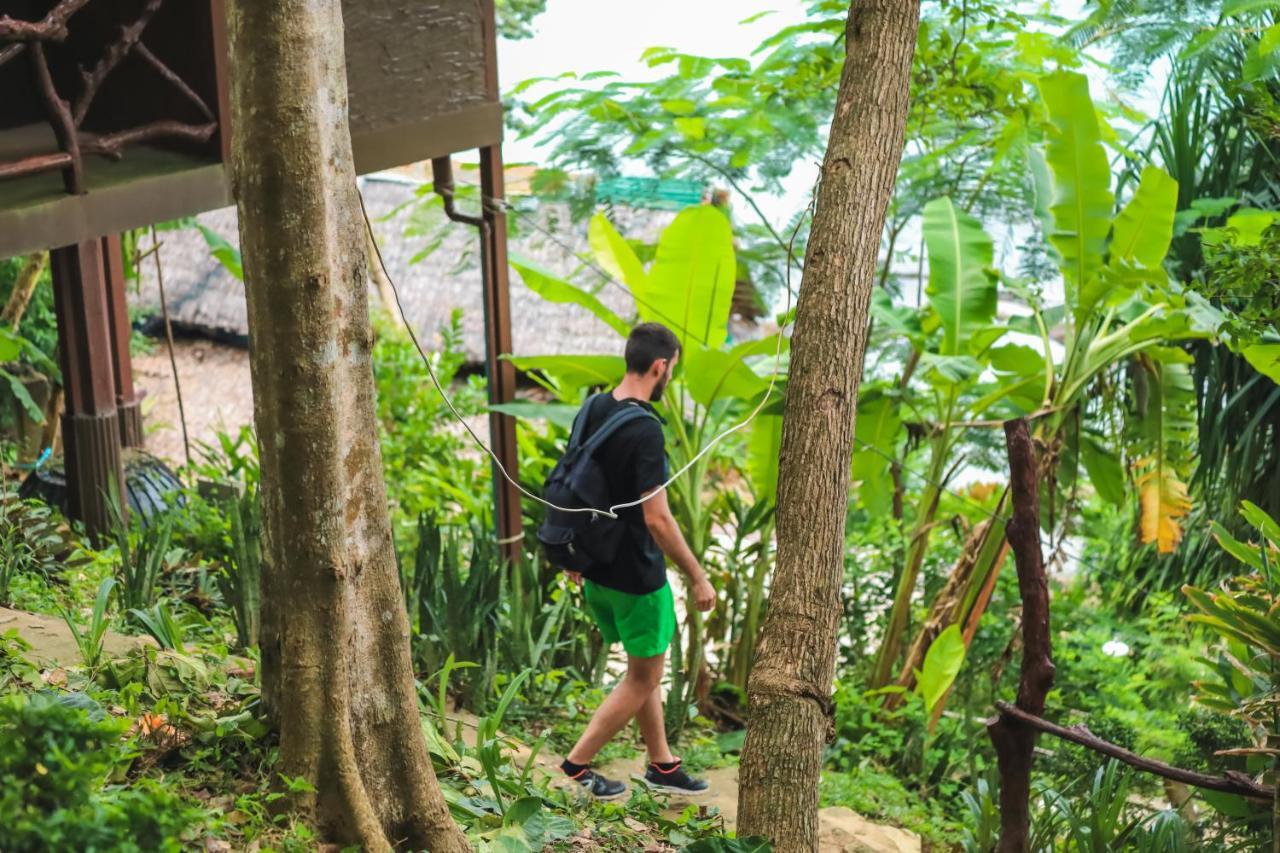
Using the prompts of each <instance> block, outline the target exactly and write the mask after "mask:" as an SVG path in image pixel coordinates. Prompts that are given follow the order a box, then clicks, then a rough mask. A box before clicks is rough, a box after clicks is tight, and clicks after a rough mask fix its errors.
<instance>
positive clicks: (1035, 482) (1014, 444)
mask: <svg viewBox="0 0 1280 853" xmlns="http://www.w3.org/2000/svg"><path fill="white" fill-rule="evenodd" d="M1004 434H1005V444H1006V446H1007V448H1008V452H1009V490H1010V495H1011V498H1012V503H1013V510H1012V514H1011V516H1010V518H1009V524H1008V526H1007V527H1006V528H1005V536H1006V537H1007V538H1008V540H1009V547H1010V548H1011V549H1012V550H1013V558H1014V562H1015V564H1016V566H1017V568H1018V591H1019V592H1020V593H1021V595H1022V673H1021V676H1020V677H1019V680H1018V702H1017V707H1018V708H1019V709H1020V710H1022V711H1025V712H1026V713H1027V714H1030V715H1033V716H1036V717H1038V716H1040V715H1041V714H1042V713H1044V703H1045V697H1046V696H1047V695H1048V693H1049V688H1051V687H1052V686H1053V671H1054V667H1053V654H1052V641H1051V637H1050V634H1049V583H1048V579H1047V578H1046V577H1045V572H1044V556H1043V554H1041V552H1040V491H1039V478H1038V476H1037V475H1038V473H1039V467H1038V466H1037V464H1036V451H1035V445H1034V444H1033V443H1032V440H1031V433H1030V430H1029V429H1028V427H1027V422H1026V420H1025V419H1022V418H1018V419H1017V420H1012V421H1008V422H1006V423H1005V425H1004ZM1037 734H1038V733H1037V732H1036V730H1035V729H1033V728H1031V727H1030V726H1028V725H1025V724H1024V723H1023V722H1021V721H1019V720H1018V719H1017V718H1015V717H1012V716H1010V715H1008V714H1001V715H1000V716H998V717H996V718H995V719H993V720H989V721H988V722H987V735H988V736H989V737H990V738H991V743H992V744H993V745H994V746H995V749H996V763H997V765H998V767H999V770H1000V843H999V845H998V846H997V847H996V849H997V850H998V851H1000V853H1022V851H1025V850H1027V847H1028V843H1029V840H1030V834H1031V814H1030V797H1031V758H1032V750H1034V748H1035V744H1036V737H1037Z"/></svg>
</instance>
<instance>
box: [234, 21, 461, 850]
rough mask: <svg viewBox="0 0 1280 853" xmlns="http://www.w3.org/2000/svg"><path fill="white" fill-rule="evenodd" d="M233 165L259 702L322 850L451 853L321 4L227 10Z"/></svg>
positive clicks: (337, 49) (336, 51)
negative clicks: (255, 531)
mask: <svg viewBox="0 0 1280 853" xmlns="http://www.w3.org/2000/svg"><path fill="white" fill-rule="evenodd" d="M228 18H229V27H228V29H229V32H230V37H231V54H232V66H233V74H232V78H233V79H232V92H231V103H232V127H233V128H234V139H233V146H232V155H233V158H232V159H233V167H234V171H233V174H234V181H235V190H236V199H237V202H238V204H239V212H240V244H241V251H242V253H243V257H244V271H245V282H246V288H245V290H246V294H247V299H248V308H249V342H250V366H251V369H252V376H253V391H254V394H253V396H254V423H255V425H256V426H257V431H258V438H259V442H260V448H261V457H262V490H261V495H262V504H263V507H262V508H263V529H264V531H263V532H264V555H263V556H264V567H263V592H264V600H263V618H262V622H263V624H262V630H263V635H262V676H263V698H264V703H266V704H267V705H268V706H269V708H270V712H271V713H272V714H273V716H274V720H275V721H276V723H277V724H278V728H279V732H280V764H279V770H280V772H281V773H284V774H286V775H289V776H294V777H302V778H303V779H306V780H307V781H309V782H310V783H311V784H312V785H313V786H314V788H315V790H314V791H313V792H310V793H302V794H298V795H297V799H296V805H297V806H298V807H299V808H300V809H301V810H302V811H303V812H304V813H309V814H310V815H311V816H312V817H313V819H314V820H315V821H316V823H317V824H318V825H319V827H320V829H321V830H322V832H323V834H324V835H325V836H326V837H328V838H331V839H333V840H335V841H339V842H342V843H353V844H359V845H361V846H362V847H364V848H365V849H366V850H388V849H390V848H391V846H392V845H393V844H395V845H404V846H407V847H409V848H412V849H423V848H429V849H431V850H437V851H439V850H443V851H463V850H468V849H469V847H468V845H467V843H466V840H465V838H464V836H463V835H462V833H461V832H460V831H459V829H458V828H457V826H456V825H455V824H454V823H453V821H452V819H451V817H450V815H449V810H448V807H447V806H446V804H445V801H444V798H443V797H442V795H441V793H440V788H439V785H438V783H437V781H436V777H435V773H434V772H433V770H432V766H431V758H430V755H429V754H428V752H427V747H426V743H425V741H424V739H423V735H422V728H421V724H420V721H419V718H418V703H417V698H416V696H415V693H414V682H413V671H412V667H411V664H410V658H409V625H408V620H407V617H406V616H405V611H404V603H403V600H402V598H401V594H400V588H399V580H398V578H397V574H396V567H395V554H394V551H393V548H392V539H391V525H390V519H389V517H388V511H387V495H386V486H385V484H384V482H383V479H382V458H381V454H380V452H379V448H378V443H377V436H378V430H377V425H376V422H375V415H374V385H373V372H372V368H371V364H370V347H371V339H372V332H371V330H370V327H369V306H368V295H367V291H366V273H367V269H366V264H367V260H366V257H365V234H364V231H365V226H364V223H363V221H362V218H361V214H360V208H359V204H358V201H357V197H356V185H355V170H354V166H353V162H352V157H351V137H350V133H349V131H348V127H347V85H346V70H345V56H344V52H343V30H342V14H341V4H340V2H339V0H276V1H275V2H271V3H264V2H258V0H233V2H231V3H230V4H229V14H228Z"/></svg>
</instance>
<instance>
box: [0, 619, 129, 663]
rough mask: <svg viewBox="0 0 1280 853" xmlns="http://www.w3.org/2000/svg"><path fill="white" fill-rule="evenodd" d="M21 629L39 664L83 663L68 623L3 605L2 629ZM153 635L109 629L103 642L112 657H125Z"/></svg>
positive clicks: (29, 655)
mask: <svg viewBox="0 0 1280 853" xmlns="http://www.w3.org/2000/svg"><path fill="white" fill-rule="evenodd" d="M13 628H17V629H18V636H20V637H22V639H24V640H26V641H27V642H28V643H30V644H31V651H29V652H27V658H28V659H29V660H30V661H31V662H32V663H34V664H36V665H37V666H41V667H53V666H59V665H61V666H73V665H78V664H79V663H80V649H79V647H77V646H76V640H75V637H74V636H72V634H71V629H70V628H68V627H67V623H66V622H64V621H63V620H61V619H59V618H57V617H56V616H45V615H43V614H40V613H27V612H25V611H22V610H10V609H9V608H7V607H0V633H4V632H5V631H8V630H11V629H13ZM152 642H153V641H152V640H151V638H150V637H128V636H125V635H124V634H117V633H116V632H114V631H108V632H107V636H106V639H105V641H104V642H103V646H104V648H105V649H106V654H107V655H109V656H112V657H125V656H126V655H128V654H129V652H131V651H132V650H133V649H135V648H137V647H138V646H140V645H145V644H147V643H152Z"/></svg>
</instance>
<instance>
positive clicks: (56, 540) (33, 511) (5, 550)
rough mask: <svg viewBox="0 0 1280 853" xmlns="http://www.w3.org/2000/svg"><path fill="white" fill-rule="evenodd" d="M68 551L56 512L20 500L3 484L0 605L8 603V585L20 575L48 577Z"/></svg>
mask: <svg viewBox="0 0 1280 853" xmlns="http://www.w3.org/2000/svg"><path fill="white" fill-rule="evenodd" d="M67 551H68V548H67V544H66V540H65V539H64V538H63V536H62V533H61V532H60V531H59V529H58V524H57V521H56V519H55V518H54V515H53V510H51V509H50V508H49V507H48V506H46V505H45V504H42V503H37V502H35V501H24V500H20V499H19V498H18V497H17V496H16V495H14V494H11V493H10V492H9V491H8V488H7V487H6V486H5V485H4V484H0V604H9V603H10V597H9V585H10V583H11V582H12V581H13V579H14V577H16V576H17V575H21V574H36V575H41V576H43V577H49V576H51V575H52V574H53V573H54V572H56V571H57V570H58V569H59V568H61V567H62V561H61V560H60V559H59V558H60V557H61V555H63V554H64V553H65V552H67Z"/></svg>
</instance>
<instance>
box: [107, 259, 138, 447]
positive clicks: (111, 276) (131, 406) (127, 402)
mask: <svg viewBox="0 0 1280 853" xmlns="http://www.w3.org/2000/svg"><path fill="white" fill-rule="evenodd" d="M102 259H103V271H104V273H105V275H104V276H103V285H104V287H105V290H106V298H107V323H108V331H109V332H110V335H111V378H112V380H113V384H114V385H115V395H116V412H117V416H118V417H119V419H120V443H121V444H122V445H123V446H124V447H142V446H143V444H144V436H143V431H142V398H141V397H140V396H138V394H137V393H135V391H134V388H133V357H132V356H131V355H130V353H129V339H130V337H131V336H132V332H133V326H132V324H130V322H129V303H128V300H127V299H126V297H125V292H126V287H127V283H126V282H125V277H124V260H123V257H122V255H121V252H120V237H119V235H116V234H112V235H109V236H107V237H103V238H102Z"/></svg>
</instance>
